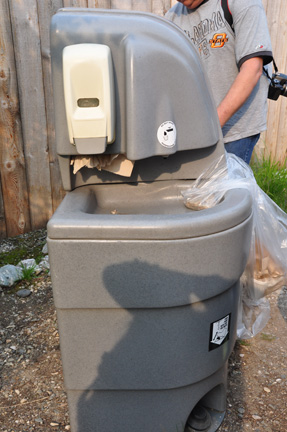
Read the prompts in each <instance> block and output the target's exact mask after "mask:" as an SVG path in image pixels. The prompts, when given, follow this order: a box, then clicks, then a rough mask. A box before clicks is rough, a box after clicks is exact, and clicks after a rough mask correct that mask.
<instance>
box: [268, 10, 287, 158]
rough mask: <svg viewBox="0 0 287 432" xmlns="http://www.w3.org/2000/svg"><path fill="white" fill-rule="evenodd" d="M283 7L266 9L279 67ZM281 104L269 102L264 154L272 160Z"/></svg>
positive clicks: (274, 152)
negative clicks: (278, 54)
mask: <svg viewBox="0 0 287 432" xmlns="http://www.w3.org/2000/svg"><path fill="white" fill-rule="evenodd" d="M282 7H284V4H283V3H282V2H273V3H272V5H271V4H270V2H268V4H267V9H266V15H267V20H268V27H269V32H270V36H271V41H272V46H273V55H274V58H275V59H276V62H278V67H281V64H280V63H279V56H277V53H278V47H279V46H280V45H281V43H280V40H281V39H282V34H281V31H282V28H281V25H280V14H281V8H282ZM277 57H278V59H277ZM281 103H282V101H281V99H280V98H279V100H278V101H276V102H275V101H269V103H268V107H269V108H268V124H267V131H266V134H265V139H266V143H265V146H266V149H265V152H264V153H265V156H266V157H269V156H271V158H272V159H275V157H276V147H277V139H278V131H279V121H280V109H281Z"/></svg>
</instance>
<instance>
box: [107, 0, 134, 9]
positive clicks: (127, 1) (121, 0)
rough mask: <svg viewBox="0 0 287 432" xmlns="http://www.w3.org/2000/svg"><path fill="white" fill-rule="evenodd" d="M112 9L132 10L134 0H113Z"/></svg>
mask: <svg viewBox="0 0 287 432" xmlns="http://www.w3.org/2000/svg"><path fill="white" fill-rule="evenodd" d="M111 9H125V10H132V0H111Z"/></svg>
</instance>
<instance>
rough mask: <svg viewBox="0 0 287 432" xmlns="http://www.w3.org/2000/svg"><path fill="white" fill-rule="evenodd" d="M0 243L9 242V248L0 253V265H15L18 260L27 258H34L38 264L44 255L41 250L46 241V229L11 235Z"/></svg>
mask: <svg viewBox="0 0 287 432" xmlns="http://www.w3.org/2000/svg"><path fill="white" fill-rule="evenodd" d="M0 243H2V244H4V245H5V244H6V243H9V246H11V249H8V250H7V251H6V252H1V253H0V267H3V266H4V265H6V264H11V265H17V264H18V263H19V262H20V261H22V260H24V259H28V258H34V259H35V261H36V263H37V264H39V262H40V261H41V259H42V258H43V257H44V254H43V252H42V249H43V246H44V244H45V243H46V231H45V230H44V229H42V230H37V231H34V232H30V233H27V234H23V235H20V236H17V237H11V238H9V239H8V240H5V239H3V240H2V241H1V242H0Z"/></svg>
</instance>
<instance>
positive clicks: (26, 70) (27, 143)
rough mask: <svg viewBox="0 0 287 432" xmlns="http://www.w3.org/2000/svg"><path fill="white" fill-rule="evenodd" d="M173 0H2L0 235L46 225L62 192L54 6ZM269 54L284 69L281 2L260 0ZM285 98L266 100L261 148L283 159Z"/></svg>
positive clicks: (137, 5) (153, 7)
mask: <svg viewBox="0 0 287 432" xmlns="http://www.w3.org/2000/svg"><path fill="white" fill-rule="evenodd" d="M174 3H176V0H1V3H0V151H1V153H0V169H1V171H0V174H1V175H0V238H5V237H9V236H15V235H18V234H21V233H23V232H27V231H30V230H35V229H38V228H42V227H44V226H45V225H46V223H47V221H48V219H49V218H50V217H51V215H52V214H53V212H54V211H55V209H56V208H57V206H58V205H59V203H60V202H61V200H62V199H63V196H64V191H63V189H62V186H61V179H60V173H59V166H58V161H57V155H56V151H55V143H54V141H55V136H54V123H53V102H52V90H51V75H50V51H49V24H50V19H51V17H52V15H53V14H54V13H55V12H56V11H57V10H58V9H59V8H61V7H91V8H94V7H95V8H109V9H129V10H131V9H133V10H141V11H148V12H153V13H155V14H158V15H164V13H165V12H166V11H167V10H168V9H169V7H170V6H171V5H172V4H174ZM263 3H264V7H265V9H266V13H267V17H268V22H269V27H270V33H271V37H272V42H273V48H274V54H275V58H276V61H277V64H278V67H279V69H280V71H282V72H284V71H286V72H287V64H286V60H287V56H286V53H287V36H286V31H287V1H286V0H263ZM286 103H287V98H282V97H281V98H280V99H279V101H277V102H270V104H269V116H268V131H267V132H266V133H265V134H263V137H262V139H261V141H260V143H259V146H258V153H259V154H260V155H262V154H264V155H269V154H270V155H271V157H272V158H274V159H275V160H279V161H283V160H284V158H285V157H286V152H287V105H286Z"/></svg>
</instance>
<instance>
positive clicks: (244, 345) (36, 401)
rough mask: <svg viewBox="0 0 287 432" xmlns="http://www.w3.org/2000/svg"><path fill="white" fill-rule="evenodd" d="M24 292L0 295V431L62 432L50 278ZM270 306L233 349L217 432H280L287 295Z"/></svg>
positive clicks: (285, 419)
mask: <svg viewBox="0 0 287 432" xmlns="http://www.w3.org/2000/svg"><path fill="white" fill-rule="evenodd" d="M25 287H26V288H27V283H26V286H25ZM29 289H30V290H31V291H32V293H31V295H30V296H29V297H26V298H19V297H18V296H17V295H16V293H15V292H12V293H8V291H7V289H4V288H3V289H2V292H1V291H0V371H1V381H0V389H1V392H0V431H1V432H28V431H39V432H50V431H58V432H65V431H68V430H70V425H69V415H68V406H67V399H66V395H65V391H64V387H63V376H62V368H61V359H60V349H59V348H60V347H59V336H58V331H57V323H56V313H55V308H54V304H53V297H52V287H51V281H50V277H49V275H47V274H46V275H42V276H40V277H38V278H36V279H34V280H33V281H32V282H31V283H30V284H29ZM269 301H270V303H271V319H270V321H269V323H268V324H267V326H266V327H265V329H264V330H263V332H262V333H261V334H258V335H257V336H256V337H255V338H253V339H250V340H247V341H241V342H237V343H236V346H235V349H234V351H233V353H232V355H231V357H230V360H229V378H228V382H229V389H228V395H227V411H226V416H225V419H224V421H223V424H222V425H221V427H220V428H219V432H250V431H255V432H261V431H266V432H286V431H287V331H286V330H287V290H286V289H285V288H284V289H283V290H282V291H281V292H276V293H273V294H271V295H270V296H269ZM111 432H112V431H111ZM151 432H152V431H151Z"/></svg>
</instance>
